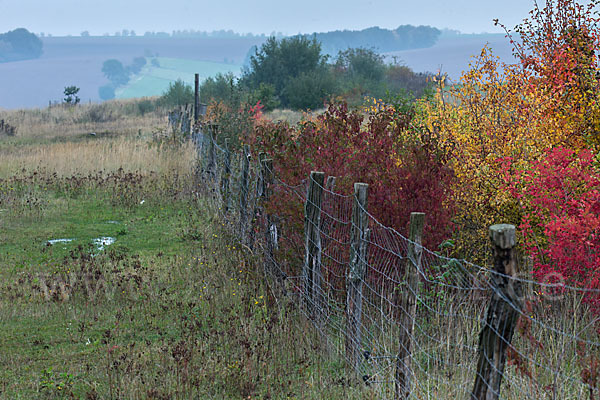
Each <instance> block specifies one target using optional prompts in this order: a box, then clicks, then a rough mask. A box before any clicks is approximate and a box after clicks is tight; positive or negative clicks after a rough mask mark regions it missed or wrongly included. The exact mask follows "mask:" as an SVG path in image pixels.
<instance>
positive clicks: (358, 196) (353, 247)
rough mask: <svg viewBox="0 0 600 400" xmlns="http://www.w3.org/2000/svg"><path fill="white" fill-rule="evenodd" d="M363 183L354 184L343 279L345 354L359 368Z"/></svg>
mask: <svg viewBox="0 0 600 400" xmlns="http://www.w3.org/2000/svg"><path fill="white" fill-rule="evenodd" d="M368 188H369V185H367V184H366V183H355V184H354V203H353V204H352V228H351V229H350V265H349V270H348V275H347V278H346V291H347V297H346V357H347V358H348V359H349V360H350V363H351V366H352V368H354V370H355V371H357V372H358V371H359V368H360V363H361V351H360V350H361V341H362V335H361V325H362V297H363V294H362V291H363V281H364V279H365V274H366V269H367V244H368V235H369V230H368V228H367V225H368V219H367V213H366V209H367V192H368Z"/></svg>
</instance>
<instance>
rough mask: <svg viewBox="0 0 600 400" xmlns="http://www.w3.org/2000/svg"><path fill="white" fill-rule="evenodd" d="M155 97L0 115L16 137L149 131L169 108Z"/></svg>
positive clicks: (29, 137) (5, 112) (164, 116)
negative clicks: (158, 105)
mask: <svg viewBox="0 0 600 400" xmlns="http://www.w3.org/2000/svg"><path fill="white" fill-rule="evenodd" d="M156 100H157V99H155V98H143V99H130V100H113V101H108V102H104V103H101V104H79V105H77V106H67V105H56V106H52V107H47V108H35V109H21V110H1V109H0V119H3V120H5V121H6V122H7V123H9V124H10V125H12V126H15V127H16V128H17V133H16V135H15V138H16V139H53V138H57V137H72V136H76V135H83V134H89V133H92V132H96V133H107V132H109V133H115V132H118V133H121V134H138V133H140V131H141V132H142V133H149V132H151V131H152V129H154V128H155V127H157V126H162V125H164V123H165V121H166V119H165V118H166V111H165V110H163V109H161V108H159V107H157V106H156ZM0 138H2V136H0Z"/></svg>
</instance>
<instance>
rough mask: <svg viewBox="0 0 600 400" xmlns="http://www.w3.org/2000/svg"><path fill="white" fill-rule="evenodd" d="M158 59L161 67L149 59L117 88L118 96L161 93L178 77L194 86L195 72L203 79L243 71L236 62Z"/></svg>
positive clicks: (237, 73)
mask: <svg viewBox="0 0 600 400" xmlns="http://www.w3.org/2000/svg"><path fill="white" fill-rule="evenodd" d="M156 59H157V60H158V62H159V65H160V67H154V66H152V65H150V62H149V60H148V64H147V65H146V66H145V67H144V68H143V69H142V71H141V72H140V73H139V74H138V75H136V76H135V77H133V78H132V79H131V81H130V82H129V83H128V84H127V85H126V86H124V87H121V88H118V89H117V90H116V93H115V94H116V97H117V98H120V99H126V98H135V97H145V96H156V95H160V94H162V93H163V92H165V91H166V90H167V89H168V88H169V84H170V83H172V82H174V81H176V80H178V79H181V80H183V81H184V82H186V83H188V84H189V85H192V86H193V85H194V74H195V73H198V74H200V80H201V81H202V80H204V79H207V78H209V77H211V76H215V75H217V74H219V73H228V72H231V73H233V74H234V75H239V74H240V71H241V66H240V65H235V64H227V63H218V62H212V61H198V60H187V59H179V58H165V57H158V58H156Z"/></svg>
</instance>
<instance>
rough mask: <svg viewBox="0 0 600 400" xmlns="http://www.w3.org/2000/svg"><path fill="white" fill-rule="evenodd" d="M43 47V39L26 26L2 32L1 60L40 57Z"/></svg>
mask: <svg viewBox="0 0 600 400" xmlns="http://www.w3.org/2000/svg"><path fill="white" fill-rule="evenodd" d="M42 48H43V44H42V41H41V40H40V39H39V38H38V37H37V36H35V35H34V34H33V33H31V32H29V31H28V30H27V29H25V28H19V29H15V30H14V31H10V32H6V33H3V34H0V62H9V61H19V60H31V59H34V58H39V57H40V56H41V55H42V52H43V51H42Z"/></svg>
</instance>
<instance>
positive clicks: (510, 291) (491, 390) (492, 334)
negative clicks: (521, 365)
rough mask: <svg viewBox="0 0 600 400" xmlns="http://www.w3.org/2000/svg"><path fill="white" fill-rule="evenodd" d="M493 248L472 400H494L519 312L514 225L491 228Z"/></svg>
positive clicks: (498, 394)
mask: <svg viewBox="0 0 600 400" xmlns="http://www.w3.org/2000/svg"><path fill="white" fill-rule="evenodd" d="M490 239H491V241H492V246H493V251H494V270H493V272H492V276H491V279H490V286H491V289H492V295H491V298H490V302H489V304H488V308H487V311H486V314H485V320H484V321H483V324H484V325H483V327H482V329H481V333H480V335H479V349H478V354H479V360H478V361H477V375H476V376H475V385H474V387H473V392H472V393H471V399H473V400H495V399H498V398H499V397H500V385H501V383H502V375H503V372H504V364H505V362H506V349H507V347H508V346H509V345H510V342H511V340H512V337H513V333H514V331H515V325H516V324H517V319H518V317H519V313H520V311H521V307H522V304H521V287H520V283H519V282H518V281H517V280H516V279H515V277H516V274H517V260H516V251H515V245H516V239H515V227H514V225H508V224H500V225H492V226H491V227H490Z"/></svg>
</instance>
